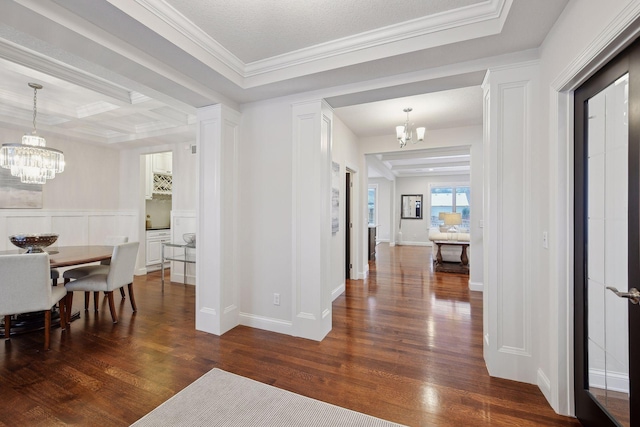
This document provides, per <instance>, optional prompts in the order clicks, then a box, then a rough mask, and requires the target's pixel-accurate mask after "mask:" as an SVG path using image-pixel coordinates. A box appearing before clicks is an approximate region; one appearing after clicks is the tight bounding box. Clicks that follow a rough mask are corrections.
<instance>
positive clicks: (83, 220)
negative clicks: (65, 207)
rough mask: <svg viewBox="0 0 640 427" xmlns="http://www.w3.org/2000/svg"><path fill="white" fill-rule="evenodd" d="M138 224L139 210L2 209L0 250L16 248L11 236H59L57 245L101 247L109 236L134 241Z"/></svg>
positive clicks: (0, 211) (0, 212)
mask: <svg viewBox="0 0 640 427" xmlns="http://www.w3.org/2000/svg"><path fill="white" fill-rule="evenodd" d="M138 222H139V213H138V212H137V211H46V210H37V211H36V210H20V211H18V210H10V211H9V210H0V250H9V249H15V246H13V245H12V244H11V242H9V238H8V237H9V236H10V235H12V234H16V233H28V234H33V233H58V234H59V235H60V237H59V238H58V241H57V242H56V243H55V244H54V246H73V245H87V244H92V245H101V244H103V243H104V240H105V238H106V236H110V235H122V236H128V237H129V240H130V241H135V240H137V237H136V236H138ZM2 236H4V238H2Z"/></svg>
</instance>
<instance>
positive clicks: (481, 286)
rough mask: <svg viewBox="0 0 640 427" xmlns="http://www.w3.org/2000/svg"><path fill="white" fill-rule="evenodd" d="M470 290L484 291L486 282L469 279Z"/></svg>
mask: <svg viewBox="0 0 640 427" xmlns="http://www.w3.org/2000/svg"><path fill="white" fill-rule="evenodd" d="M469 290H470V291H478V292H483V291H484V283H482V282H472V281H471V280H469Z"/></svg>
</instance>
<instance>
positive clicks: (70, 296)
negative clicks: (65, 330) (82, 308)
mask: <svg viewBox="0 0 640 427" xmlns="http://www.w3.org/2000/svg"><path fill="white" fill-rule="evenodd" d="M64 305H65V306H66V312H67V323H68V324H71V307H73V291H71V292H67V300H66V301H65V302H64Z"/></svg>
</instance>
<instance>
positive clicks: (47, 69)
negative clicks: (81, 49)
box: [0, 39, 131, 104]
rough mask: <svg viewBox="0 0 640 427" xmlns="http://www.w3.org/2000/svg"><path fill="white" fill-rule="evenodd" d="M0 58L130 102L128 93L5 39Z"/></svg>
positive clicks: (1, 46) (0, 48)
mask: <svg viewBox="0 0 640 427" xmlns="http://www.w3.org/2000/svg"><path fill="white" fill-rule="evenodd" d="M0 58H3V59H6V60H8V61H11V62H15V63H16V64H20V65H22V66H24V67H27V68H30V69H32V70H36V71H40V72H42V73H44V74H48V75H50V76H53V77H56V78H59V79H60V80H64V81H67V82H70V83H73V84H75V85H78V86H80V87H84V88H86V89H90V90H93V91H95V92H98V93H101V94H103V95H106V96H109V97H111V98H113V99H116V100H118V101H121V102H124V103H127V104H129V103H130V102H131V101H130V99H129V92H128V91H127V90H126V89H123V88H121V87H120V86H116V85H114V84H111V83H108V82H106V81H104V80H101V79H96V78H95V77H92V76H90V75H88V74H86V73H83V72H81V71H79V70H77V69H74V68H72V67H70V66H68V65H65V64H62V63H60V62H57V61H54V60H52V59H51V58H49V57H46V56H44V55H41V54H39V53H37V52H34V51H31V50H28V49H26V48H23V47H21V46H18V45H17V44H15V43H12V42H10V41H8V40H5V39H0Z"/></svg>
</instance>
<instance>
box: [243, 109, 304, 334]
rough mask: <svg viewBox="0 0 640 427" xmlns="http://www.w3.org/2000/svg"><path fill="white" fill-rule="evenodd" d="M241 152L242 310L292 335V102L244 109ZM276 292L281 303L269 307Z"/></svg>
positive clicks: (260, 323) (265, 326) (261, 323)
mask: <svg viewBox="0 0 640 427" xmlns="http://www.w3.org/2000/svg"><path fill="white" fill-rule="evenodd" d="M241 127H242V144H241V145H240V151H239V158H240V164H239V174H238V175H239V182H238V198H239V200H240V202H239V211H238V223H239V224H242V226H241V227H239V229H238V253H239V254H240V257H241V260H240V268H239V271H238V285H239V288H240V304H241V306H240V311H241V312H242V313H243V314H247V315H250V316H252V317H253V318H254V319H255V320H256V326H257V327H261V328H263V329H271V330H275V331H279V332H283V333H289V334H290V333H291V324H292V313H293V305H292V304H293V301H292V300H291V298H292V293H291V289H292V279H291V269H292V267H291V259H292V256H293V254H292V248H291V242H292V226H291V224H292V221H293V217H292V208H291V206H292V203H293V201H292V196H291V194H292V191H293V186H292V182H291V181H292V162H293V159H292V150H291V138H292V136H291V133H292V119H291V102H290V101H286V100H276V101H272V102H264V103H256V104H249V105H245V106H244V108H243V111H242V123H241ZM274 293H278V294H280V305H279V306H276V305H274V304H273V303H272V300H273V294H274Z"/></svg>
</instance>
